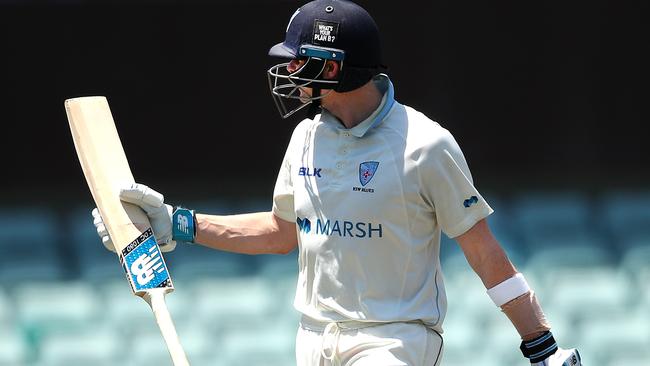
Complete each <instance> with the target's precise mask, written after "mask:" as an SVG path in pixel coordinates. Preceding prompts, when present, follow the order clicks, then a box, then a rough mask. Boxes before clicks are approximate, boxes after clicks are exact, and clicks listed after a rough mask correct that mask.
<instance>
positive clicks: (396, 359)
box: [296, 318, 443, 366]
mask: <svg viewBox="0 0 650 366" xmlns="http://www.w3.org/2000/svg"><path fill="white" fill-rule="evenodd" d="M442 348H443V340H442V336H441V335H440V334H439V333H437V332H436V331H434V330H433V329H430V328H428V327H426V326H424V325H423V324H421V323H415V322H413V323H411V322H408V323H401V322H395V323H370V324H367V323H366V324H364V323H359V322H353V323H348V322H345V323H325V324H323V323H317V322H313V321H310V320H307V319H305V318H303V319H302V321H301V324H300V327H299V328H298V334H297V336H296V360H297V366H438V365H440V360H441V358H442Z"/></svg>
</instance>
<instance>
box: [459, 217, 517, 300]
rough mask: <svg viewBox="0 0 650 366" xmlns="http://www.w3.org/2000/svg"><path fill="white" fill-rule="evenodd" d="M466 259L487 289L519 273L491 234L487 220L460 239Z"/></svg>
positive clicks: (479, 223)
mask: <svg viewBox="0 0 650 366" xmlns="http://www.w3.org/2000/svg"><path fill="white" fill-rule="evenodd" d="M458 242H459V244H460V246H461V248H462V249H463V252H464V253H465V257H466V258H467V261H468V263H469V265H470V266H471V267H472V269H473V270H474V272H476V274H477V275H478V276H479V277H480V278H481V281H483V285H485V287H486V288H491V287H493V286H495V285H497V284H499V283H501V282H503V281H505V280H506V279H508V278H510V277H512V276H514V275H515V274H516V273H517V270H516V269H515V266H514V265H513V264H512V262H510V259H508V256H507V255H506V253H505V251H504V250H503V248H502V247H501V245H499V243H498V242H497V240H496V239H495V238H494V236H493V235H492V234H491V233H490V230H489V227H488V225H487V222H486V221H485V220H481V221H480V222H478V223H477V224H476V226H475V227H474V228H472V229H471V230H470V231H468V232H467V233H466V234H463V235H461V237H459V238H458Z"/></svg>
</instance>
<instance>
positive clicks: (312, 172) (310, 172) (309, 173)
mask: <svg viewBox="0 0 650 366" xmlns="http://www.w3.org/2000/svg"><path fill="white" fill-rule="evenodd" d="M322 170H323V168H307V167H304V166H303V167H300V169H298V175H299V176H301V177H316V178H322V176H321V175H320V174H321V171H322Z"/></svg>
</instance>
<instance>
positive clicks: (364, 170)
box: [359, 161, 379, 187]
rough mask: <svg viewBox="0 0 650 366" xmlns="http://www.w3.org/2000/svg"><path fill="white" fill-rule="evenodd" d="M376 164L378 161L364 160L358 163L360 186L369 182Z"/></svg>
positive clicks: (373, 174) (375, 169) (377, 164)
mask: <svg viewBox="0 0 650 366" xmlns="http://www.w3.org/2000/svg"><path fill="white" fill-rule="evenodd" d="M378 166H379V162H378V161H364V162H363V163H361V164H359V182H360V183H361V186H363V187H365V186H366V184H368V183H370V181H371V180H372V177H374V176H375V172H376V171H377V167H378Z"/></svg>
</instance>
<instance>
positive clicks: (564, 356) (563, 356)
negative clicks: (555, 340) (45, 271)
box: [531, 348, 582, 366]
mask: <svg viewBox="0 0 650 366" xmlns="http://www.w3.org/2000/svg"><path fill="white" fill-rule="evenodd" d="M531 365H532V366H582V361H581V360H580V353H578V350H577V349H575V348H571V349H563V348H558V349H557V351H556V352H555V353H554V354H552V355H550V356H549V357H547V358H546V359H545V360H544V361H540V362H535V363H531Z"/></svg>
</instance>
